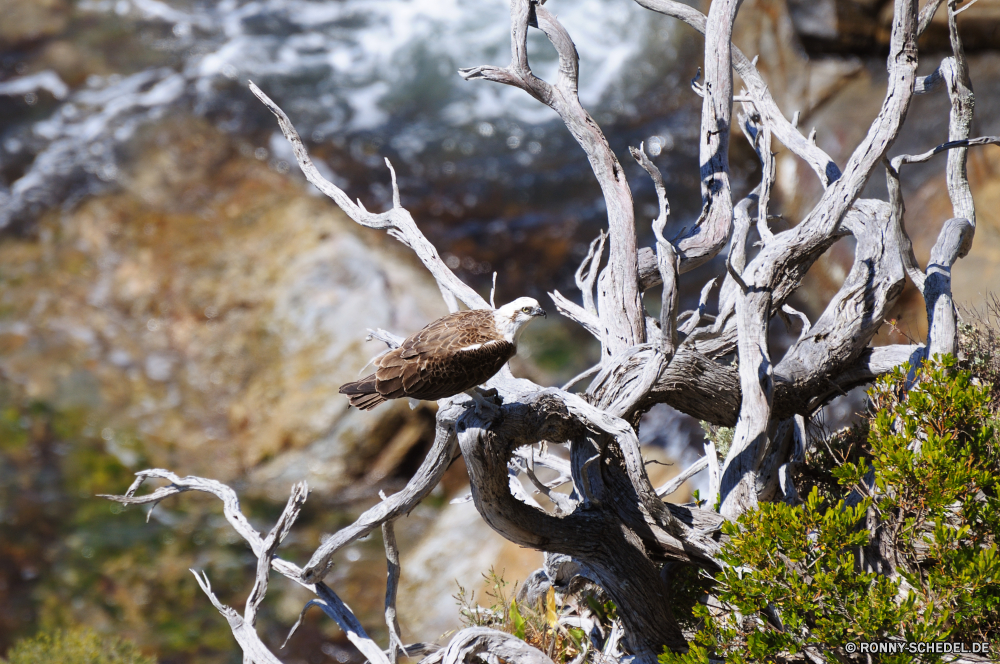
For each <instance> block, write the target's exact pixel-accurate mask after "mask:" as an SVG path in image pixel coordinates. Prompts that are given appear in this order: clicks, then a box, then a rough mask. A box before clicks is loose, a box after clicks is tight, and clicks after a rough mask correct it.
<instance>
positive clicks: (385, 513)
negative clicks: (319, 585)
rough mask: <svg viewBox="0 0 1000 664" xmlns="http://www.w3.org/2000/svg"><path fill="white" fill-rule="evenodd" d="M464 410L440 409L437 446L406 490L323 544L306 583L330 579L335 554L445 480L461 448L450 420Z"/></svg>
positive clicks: (307, 572)
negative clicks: (331, 563)
mask: <svg viewBox="0 0 1000 664" xmlns="http://www.w3.org/2000/svg"><path fill="white" fill-rule="evenodd" d="M462 410H463V409H462V408H461V407H460V406H454V405H452V406H448V407H441V406H439V410H438V424H437V430H436V431H435V434H434V444H433V445H432V446H431V449H430V450H429V451H428V452H427V456H426V457H424V460H423V462H422V463H421V464H420V468H418V469H417V472H416V474H414V476H413V477H412V478H410V481H409V482H407V483H406V487H405V488H403V490H402V491H400V492H399V493H394V494H392V495H391V496H389V497H388V498H387V499H386V500H383V501H382V502H380V503H379V504H377V505H375V506H373V507H372V508H370V509H369V510H367V511H366V512H365V513H364V514H362V515H361V516H360V517H358V519H357V520H356V521H355V522H354V523H352V524H351V525H350V526H347V527H346V528H342V529H341V530H339V531H338V532H337V533H336V534H335V535H333V536H332V537H330V538H329V539H328V540H326V541H325V542H323V543H322V544H321V545H320V546H319V548H318V549H316V551H315V553H313V555H312V558H310V559H309V563H308V564H307V565H306V566H305V569H304V571H303V577H302V578H303V579H304V580H305V581H306V582H309V583H313V582H316V581H319V580H320V579H322V578H323V577H324V576H326V573H327V570H328V569H329V564H330V560H331V558H332V557H333V554H334V553H336V552H337V551H339V550H340V549H342V548H343V547H345V546H347V545H348V544H350V543H351V542H354V541H355V540H357V539H358V538H361V537H364V536H365V535H367V534H368V533H370V532H371V531H372V530H374V529H375V528H378V527H379V526H381V525H382V524H383V523H385V522H387V521H391V520H393V519H396V518H398V517H399V516H402V515H403V514H406V513H408V512H409V511H410V510H412V509H413V508H414V507H416V506H417V504H418V503H419V502H420V501H421V500H423V499H424V497H425V496H427V494H429V493H430V492H431V490H432V489H433V488H434V487H435V486H437V483H438V482H440V481H441V477H442V476H444V471H445V470H447V469H448V466H449V465H450V464H451V461H452V459H453V458H454V456H455V452H456V447H457V446H456V441H455V431H454V419H450V418H455V417H457V416H458V415H460V414H461V413H462Z"/></svg>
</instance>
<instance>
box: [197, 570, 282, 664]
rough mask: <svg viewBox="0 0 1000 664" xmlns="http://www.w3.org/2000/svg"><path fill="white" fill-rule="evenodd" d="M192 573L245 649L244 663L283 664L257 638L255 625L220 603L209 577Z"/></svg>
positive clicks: (241, 646)
mask: <svg viewBox="0 0 1000 664" xmlns="http://www.w3.org/2000/svg"><path fill="white" fill-rule="evenodd" d="M191 573H192V574H194V578H195V579H196V580H197V581H198V585H199V586H201V589H202V590H203V591H204V592H205V594H206V595H208V599H209V600H211V602H212V606H214V607H215V608H216V609H218V611H219V613H221V614H222V616H223V617H224V618H225V619H226V621H227V622H228V623H229V628H230V629H231V630H232V631H233V636H235V637H236V642H237V643H239V644H240V648H242V649H243V656H244V661H247V660H249V661H250V662H259V664H281V660H280V659H278V658H277V657H275V656H274V653H272V652H271V651H270V650H268V648H267V646H265V645H264V643H263V642H262V641H261V640H260V637H259V636H257V632H256V630H254V628H253V625H252V624H250V623H249V622H247V621H246V620H244V619H243V617H242V616H240V614H239V613H237V612H236V610H235V609H233V608H232V607H230V606H226V605H225V604H223V603H222V602H220V601H219V598H218V597H216V596H215V593H213V592H212V584H211V583H209V581H208V576H207V575H205V573H204V572H203V573H201V574H199V573H198V572H196V571H195V570H191Z"/></svg>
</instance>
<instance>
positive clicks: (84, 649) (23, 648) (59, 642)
mask: <svg viewBox="0 0 1000 664" xmlns="http://www.w3.org/2000/svg"><path fill="white" fill-rule="evenodd" d="M6 661H7V664H54V663H55V662H58V663H59V664H156V660H155V659H153V658H152V657H146V656H144V655H143V654H142V653H141V652H139V649H138V648H137V647H136V646H135V644H133V643H131V642H129V641H124V640H122V639H119V638H116V637H106V636H101V635H99V634H97V633H96V632H94V631H92V630H89V629H74V630H64V631H59V632H52V633H44V632H43V633H41V634H38V635H37V636H34V637H32V638H30V639H23V640H21V641H19V642H18V643H17V644H15V645H14V647H13V648H11V649H10V652H9V653H7V660H6Z"/></svg>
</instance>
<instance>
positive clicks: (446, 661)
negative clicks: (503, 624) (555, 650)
mask: <svg viewBox="0 0 1000 664" xmlns="http://www.w3.org/2000/svg"><path fill="white" fill-rule="evenodd" d="M484 654H489V655H492V656H493V657H496V658H497V659H499V660H500V661H502V662H509V663H510V664H553V663H552V660H551V659H549V658H548V657H547V656H546V655H545V653H543V652H542V651H541V650H539V649H538V648H535V647H534V646H531V645H528V644H527V643H525V642H524V641H522V640H521V639H519V638H517V637H516V636H513V635H511V634H507V633H506V632H499V631H497V630H495V629H488V628H486V627H466V628H465V629H463V630H461V631H459V632H458V633H457V634H455V636H454V637H452V639H451V642H450V643H449V644H448V646H447V647H446V648H444V649H442V650H440V651H438V652H436V653H434V654H433V655H430V656H429V657H426V658H424V659H422V660H420V664H438V663H440V664H479V663H480V661H481V659H480V657H481V656H482V655H484ZM487 661H489V660H487Z"/></svg>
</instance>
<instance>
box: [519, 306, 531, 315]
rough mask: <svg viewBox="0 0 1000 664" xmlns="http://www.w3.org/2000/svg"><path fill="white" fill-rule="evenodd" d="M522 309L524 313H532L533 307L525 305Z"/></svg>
mask: <svg viewBox="0 0 1000 664" xmlns="http://www.w3.org/2000/svg"><path fill="white" fill-rule="evenodd" d="M521 311H523V312H524V313H526V314H530V313H531V307H523V308H522V309H521Z"/></svg>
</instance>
